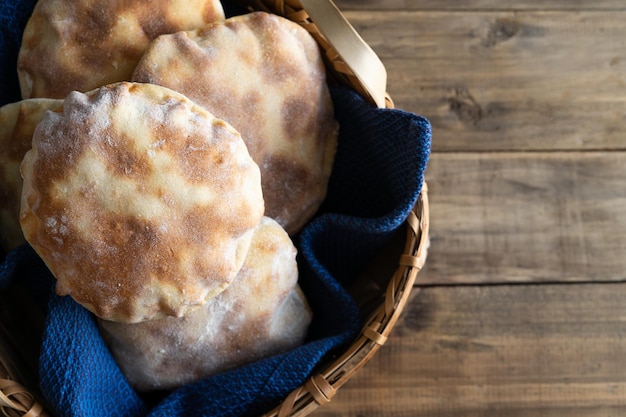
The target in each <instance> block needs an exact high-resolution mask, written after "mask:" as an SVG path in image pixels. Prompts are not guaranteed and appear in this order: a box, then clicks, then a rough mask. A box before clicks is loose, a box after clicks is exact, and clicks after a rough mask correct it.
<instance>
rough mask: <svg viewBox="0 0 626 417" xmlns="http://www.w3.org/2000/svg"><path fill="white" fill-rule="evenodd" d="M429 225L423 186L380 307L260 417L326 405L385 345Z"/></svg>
mask: <svg viewBox="0 0 626 417" xmlns="http://www.w3.org/2000/svg"><path fill="white" fill-rule="evenodd" d="M429 223H430V212H429V202H428V186H427V184H426V182H424V183H423V185H422V190H421V193H420V195H419V198H418V201H417V203H416V204H415V206H414V207H413V209H412V210H411V212H410V213H409V216H408V217H407V219H406V225H407V232H406V241H405V246H404V250H403V251H402V253H401V254H400V255H399V259H398V266H397V269H396V270H395V273H394V274H393V275H392V276H391V278H390V279H389V282H388V284H387V288H386V291H385V294H384V297H383V301H382V303H381V304H380V305H379V307H378V308H377V309H376V310H375V312H374V313H373V314H372V315H371V316H370V318H369V319H367V320H366V322H365V324H364V326H363V327H362V330H361V332H360V334H359V335H358V336H357V337H356V339H355V340H354V341H353V343H352V344H351V345H350V346H348V347H347V348H346V350H345V352H344V353H343V354H342V355H341V356H340V357H339V358H337V359H336V360H334V361H332V362H331V363H329V364H328V365H326V366H324V367H323V369H322V370H321V371H320V372H319V373H317V374H315V375H313V376H311V377H310V378H309V379H308V380H307V381H306V382H305V383H304V384H303V385H302V386H300V387H299V388H297V389H295V390H294V391H292V392H291V393H290V394H289V395H288V396H287V397H285V399H284V400H283V401H282V403H281V404H280V405H279V406H277V407H276V408H275V409H273V410H272V411H270V412H268V413H266V414H264V415H263V417H287V416H293V417H302V416H306V415H308V414H310V413H311V412H313V411H314V410H315V409H317V408H318V407H319V406H321V405H324V404H327V403H329V402H330V401H331V399H332V398H333V396H334V395H335V394H336V393H337V391H338V390H339V388H341V387H342V386H343V385H344V384H345V383H346V382H347V381H348V380H349V379H350V378H352V376H354V374H355V373H356V372H357V371H358V370H359V369H361V368H362V367H363V366H364V365H365V364H366V363H367V362H369V360H370V359H372V357H373V356H374V354H375V353H376V352H377V351H378V350H379V349H380V348H381V347H382V346H383V345H384V344H385V342H386V341H387V338H388V336H389V334H390V332H391V330H392V329H393V327H394V326H395V324H396V322H397V321H398V319H399V317H400V314H401V313H402V311H403V310H404V307H405V306H406V304H407V301H408V298H409V295H410V294H411V291H412V289H413V286H414V284H415V281H416V279H417V275H418V273H419V271H420V270H421V269H422V268H423V267H424V264H425V262H426V257H427V253H428V246H429Z"/></svg>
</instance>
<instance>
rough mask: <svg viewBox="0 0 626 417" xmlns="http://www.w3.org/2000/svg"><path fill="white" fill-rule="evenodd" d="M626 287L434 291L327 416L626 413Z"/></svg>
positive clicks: (579, 416) (596, 416)
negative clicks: (625, 310)
mask: <svg viewBox="0 0 626 417" xmlns="http://www.w3.org/2000/svg"><path fill="white" fill-rule="evenodd" d="M624 305H626V284H621V283H620V284H602V285H597V284H590V285H584V284H579V285H577V284H566V285H546V284H544V285H516V286H508V285H502V286H455V287H431V288H424V289H421V291H419V292H414V293H412V294H411V299H410V302H409V304H408V305H407V307H406V309H405V311H404V313H403V315H402V317H401V319H400V321H399V322H398V324H397V325H396V327H395V328H394V329H393V331H392V333H391V337H390V339H389V340H388V342H387V344H386V345H385V346H383V347H382V349H380V351H379V352H378V353H377V354H376V356H374V358H373V359H372V360H371V361H370V362H368V363H367V364H366V365H365V367H364V368H363V369H361V370H360V371H359V373H357V375H356V376H354V377H353V378H352V379H351V380H350V381H348V383H347V384H346V385H345V386H344V387H343V388H341V389H340V390H339V392H338V393H337V395H336V396H335V397H334V399H333V400H332V401H331V403H330V404H328V405H326V406H324V407H321V408H319V409H318V411H317V412H316V413H315V416H318V417H324V416H326V417H335V416H344V417H366V416H372V417H373V416H377V417H385V416H388V417H392V416H393V417H400V416H406V417H409V416H410V417H421V416H424V417H444V416H446V417H453V416H454V417H456V416H464V417H467V416H470V417H501V416H514V417H515V416H519V417H521V416H542V417H566V416H567V417H574V416H576V417H583V416H585V417H607V416H618V415H625V414H626V361H625V360H624V352H626V313H625V312H624V308H623V306H624Z"/></svg>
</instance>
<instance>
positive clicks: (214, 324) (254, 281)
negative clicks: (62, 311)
mask: <svg viewBox="0 0 626 417" xmlns="http://www.w3.org/2000/svg"><path fill="white" fill-rule="evenodd" d="M295 257H296V249H295V247H294V246H293V244H292V243H291V240H290V239H289V236H288V235H287V233H286V232H285V231H284V230H283V229H282V228H281V227H280V226H279V225H278V224H277V223H276V222H275V221H273V220H271V219H269V218H264V219H263V220H262V221H261V222H260V224H259V226H258V227H257V229H256V230H255V232H254V235H253V238H252V244H251V246H250V250H249V252H248V256H247V257H246V261H245V263H244V266H243V267H242V269H241V271H240V272H239V274H238V275H237V277H236V278H235V279H234V280H233V283H232V284H231V285H230V286H229V287H228V288H227V289H226V290H225V291H224V292H222V293H221V294H220V295H218V296H217V297H215V298H214V299H212V300H210V301H209V302H207V303H206V304H205V305H204V306H201V307H198V308H196V309H193V310H190V311H189V312H188V313H187V314H186V315H185V316H184V317H180V318H175V317H166V318H163V319H158V320H151V321H146V322H143V323H135V324H127V323H112V322H107V321H103V320H99V321H98V322H99V325H100V329H101V331H102V334H103V336H104V338H105V340H106V341H107V343H108V345H109V347H110V348H111V351H112V353H113V355H114V357H115V359H116V360H117V362H118V364H119V365H120V368H121V369H122V371H123V372H124V374H125V375H126V377H127V378H128V380H129V381H130V382H131V384H132V385H133V386H134V387H135V388H137V389H139V390H141V391H148V390H155V389H172V388H175V387H177V386H180V385H183V384H187V383H190V382H193V381H196V380H198V379H201V378H204V377H206V376H209V375H212V374H215V373H217V372H221V371H224V370H227V369H230V368H233V367H236V366H240V365H243V364H245V363H249V362H252V361H255V360H258V359H260V358H263V357H267V356H269V355H272V354H277V353H280V352H284V351H286V350H288V349H291V348H293V347H295V346H297V345H299V344H301V343H302V341H303V340H304V337H305V336H306V332H307V328H308V325H309V323H310V321H311V311H310V309H309V306H308V304H307V301H306V299H305V297H304V294H303V293H302V291H301V290H300V288H299V287H298V285H297V279H298V269H297V264H296V258H295Z"/></svg>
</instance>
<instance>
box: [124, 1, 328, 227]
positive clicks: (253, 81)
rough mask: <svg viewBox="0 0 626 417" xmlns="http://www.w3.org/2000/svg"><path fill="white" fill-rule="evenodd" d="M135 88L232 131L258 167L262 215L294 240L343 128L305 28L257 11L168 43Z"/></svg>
mask: <svg viewBox="0 0 626 417" xmlns="http://www.w3.org/2000/svg"><path fill="white" fill-rule="evenodd" d="M133 80H135V81H139V82H147V83H153V84H159V85H163V86H166V87H169V88H171V89H173V90H176V91H179V92H181V93H182V94H185V95H186V96H188V97H189V98H191V99H192V100H194V101H195V102H196V103H198V104H200V105H202V106H204V107H206V108H207V109H208V110H209V111H210V112H211V113H213V114H215V115H216V116H217V117H219V118H221V119H223V120H226V121H228V122H229V123H230V124H231V125H232V126H233V127H235V129H237V130H238V131H239V132H240V133H241V135H242V137H243V139H244V141H245V142H246V145H247V146H248V150H249V151H250V155H252V158H253V159H254V160H255V161H256V162H257V164H258V165H259V167H260V169H261V180H262V185H263V194H264V197H265V207H266V212H265V214H266V215H267V216H269V217H272V218H274V219H275V220H277V221H278V223H280V224H281V225H282V226H283V227H284V228H285V229H286V230H287V232H289V233H290V234H294V233H296V232H297V231H298V230H299V229H300V228H301V227H302V226H303V225H304V224H305V223H306V222H307V221H308V220H309V219H310V218H311V217H312V216H313V214H314V213H315V212H316V211H317V209H318V208H319V206H320V204H321V202H322V201H323V200H324V198H325V196H326V189H327V183H328V180H329V177H330V173H331V169H332V164H333V161H334V156H335V150H336V146H337V134H338V125H337V122H336V121H335V119H334V114H333V105H332V101H331V98H330V93H329V91H328V87H327V84H326V75H325V68H324V64H323V62H322V59H321V56H320V52H319V48H318V45H317V43H316V42H315V40H314V39H313V38H312V37H311V35H309V33H308V32H307V31H306V30H305V29H303V28H302V27H300V26H299V25H297V24H296V23H293V22H291V21H289V20H287V19H284V18H282V17H279V16H276V15H272V14H268V13H264V12H255V13H250V14H247V15H241V16H236V17H233V18H230V19H227V20H225V21H223V22H216V23H213V24H210V25H208V26H207V27H204V28H201V29H197V30H192V31H187V32H179V33H176V34H169V35H163V36H160V37H159V38H157V39H156V40H154V41H153V42H152V43H151V45H150V46H149V48H148V50H147V51H146V54H145V55H144V56H143V58H142V59H141V60H140V62H139V64H138V65H137V68H136V69H135V72H134V74H133Z"/></svg>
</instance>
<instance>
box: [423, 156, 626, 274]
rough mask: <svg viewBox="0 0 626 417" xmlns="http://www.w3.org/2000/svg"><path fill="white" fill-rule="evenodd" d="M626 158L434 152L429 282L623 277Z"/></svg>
mask: <svg viewBox="0 0 626 417" xmlns="http://www.w3.org/2000/svg"><path fill="white" fill-rule="evenodd" d="M625 178H626V153H624V152H564V153H560V152H530V153H434V154H433V155H432V157H431V161H430V165H429V167H428V170H427V175H426V179H427V181H428V185H429V190H430V192H429V195H430V205H431V248H430V250H429V256H428V260H427V262H426V267H425V269H424V271H422V273H421V274H420V277H419V282H422V283H434V284H442V283H502V282H528V281H536V282H539V281H549V282H552V281H560V282H572V281H621V280H624V279H625V278H626V257H625V256H624V254H625V253H626V239H625V232H626V210H624V207H626V180H625Z"/></svg>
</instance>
